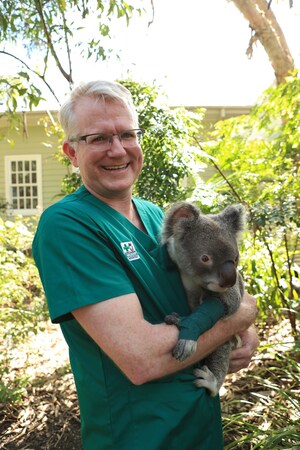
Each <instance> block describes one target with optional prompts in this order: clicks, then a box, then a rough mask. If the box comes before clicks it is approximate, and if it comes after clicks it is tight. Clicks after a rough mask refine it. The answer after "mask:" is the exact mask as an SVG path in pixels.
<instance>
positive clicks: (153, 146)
mask: <svg viewBox="0 0 300 450" xmlns="http://www.w3.org/2000/svg"><path fill="white" fill-rule="evenodd" d="M121 83H122V84H123V85H124V86H126V87H127V88H128V89H129V90H130V92H131V93H132V96H133V100H134V103H135V105H136V107H137V111H138V115H139V124H140V126H141V127H142V128H144V129H145V130H146V133H145V135H144V138H143V144H142V148H143V153H144V167H143V170H142V173H141V174H140V176H139V178H138V180H137V182H136V185H135V189H134V194H135V195H137V196H139V197H142V198H145V199H147V200H149V201H152V202H154V203H156V204H158V205H160V206H166V205H167V204H169V203H171V202H174V201H177V200H179V199H183V198H186V197H187V195H188V194H189V188H188V187H186V186H185V185H184V184H183V181H184V180H186V178H187V177H188V176H190V175H191V167H192V162H193V157H192V153H191V150H190V145H191V142H190V141H191V140H190V137H189V136H190V135H192V134H193V133H194V132H195V130H197V129H199V127H200V126H201V120H202V117H203V114H202V115H201V113H199V114H198V115H197V114H191V113H189V112H188V111H187V110H185V109H184V108H181V109H180V108H177V109H170V108H168V107H167V106H166V104H165V103H164V102H163V100H164V98H163V95H162V93H161V92H160V91H159V90H158V89H156V88H155V87H153V86H149V85H147V84H140V83H136V82H134V81H132V80H125V81H124V80H123V81H121Z"/></svg>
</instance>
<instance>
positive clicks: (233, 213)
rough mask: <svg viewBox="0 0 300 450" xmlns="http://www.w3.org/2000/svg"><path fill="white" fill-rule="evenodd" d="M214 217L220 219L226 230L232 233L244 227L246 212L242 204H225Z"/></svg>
mask: <svg viewBox="0 0 300 450" xmlns="http://www.w3.org/2000/svg"><path fill="white" fill-rule="evenodd" d="M216 219H217V220H218V221H221V222H222V223H223V224H224V223H225V226H226V228H227V230H229V231H231V232H232V233H235V234H237V233H239V232H241V231H243V230H244V229H245V222H246V212H245V208H244V206H243V205H239V204H238V205H232V206H227V208H225V209H224V211H222V212H221V213H220V214H217V215H216Z"/></svg>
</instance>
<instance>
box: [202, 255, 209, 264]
mask: <svg viewBox="0 0 300 450" xmlns="http://www.w3.org/2000/svg"><path fill="white" fill-rule="evenodd" d="M201 261H202V262H204V263H207V262H209V261H210V258H209V256H208V255H202V256H201Z"/></svg>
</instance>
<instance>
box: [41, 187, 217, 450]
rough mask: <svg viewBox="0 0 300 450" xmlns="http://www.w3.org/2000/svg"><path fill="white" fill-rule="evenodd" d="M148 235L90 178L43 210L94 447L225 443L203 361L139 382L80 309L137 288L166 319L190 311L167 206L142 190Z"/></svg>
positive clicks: (54, 282) (86, 433) (150, 309)
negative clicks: (90, 185) (83, 322)
mask: <svg viewBox="0 0 300 450" xmlns="http://www.w3.org/2000/svg"><path fill="white" fill-rule="evenodd" d="M133 201H134V203H135V206H136V208H137V210H138V213H139V215H140V218H141V220H142V222H143V224H144V227H145V228H146V230H147V234H146V233H144V232H142V231H141V230H139V229H138V228H136V227H135V226H134V225H133V224H132V223H131V222H130V221H129V220H127V219H126V218H125V217H124V216H123V215H121V214H120V213H118V212H117V211H115V210H114V209H112V208H111V207H110V206H108V205H107V204H105V203H103V202H102V201H100V200H99V199H97V198H96V197H94V196H92V195H91V194H90V193H89V192H88V191H87V189H86V188H85V187H84V186H82V187H81V188H80V189H78V190H77V191H76V192H75V193H73V194H71V195H69V196H67V197H65V198H64V199H62V200H61V201H59V202H57V203H56V204H54V205H52V206H51V207H49V208H48V209H47V210H46V211H45V212H44V213H43V214H42V216H41V219H40V222H39V226H38V229H37V232H36V235H35V238H34V241H33V255H34V258H35V261H36V265H37V267H38V269H39V272H40V276H41V280H42V283H43V286H44V290H45V294H46V298H47V302H48V307H49V312H50V317H51V320H52V321H53V322H54V323H60V326H61V329H62V332H63V334H64V337H65V339H66V341H67V343H68V346H69V354H70V362H71V366H72V371H73V374H74V379H75V383H76V389H77V393H78V400H79V406H80V416H81V430H82V442H83V448H84V450H141V449H143V450H221V449H223V437H222V427H221V412H220V402H219V398H218V397H214V398H212V397H210V395H209V394H208V393H207V391H206V390H205V389H203V388H200V389H197V388H196V387H194V385H193V379H194V376H193V367H190V368H188V369H185V370H182V371H180V372H178V373H176V374H173V375H171V376H167V377H164V378H161V379H158V380H155V381H152V382H148V383H145V384H143V385H141V386H135V385H134V384H132V383H131V382H130V381H129V380H128V379H127V378H126V376H125V375H124V374H123V373H122V372H121V371H120V370H119V369H118V367H117V366H116V365H115V364H114V362H113V361H112V360H111V359H110V358H108V357H107V356H106V354H105V353H104V352H103V351H102V350H101V349H100V348H99V346H98V345H97V344H96V343H95V342H94V341H93V340H92V339H91V338H90V337H89V335H88V334H87V333H86V332H85V331H84V330H83V328H82V327H81V326H80V325H79V323H78V322H77V321H76V320H75V319H74V318H73V316H72V314H71V312H72V311H73V310H74V309H77V308H79V307H82V306H86V305H90V304H94V303H97V302H101V301H105V300H107V299H109V298H113V297H118V296H122V295H125V294H129V293H133V292H135V293H136V294H137V296H138V298H139V300H140V303H141V305H142V309H143V313H144V317H145V319H146V320H148V321H149V322H151V323H153V324H156V323H161V322H163V320H164V317H165V315H167V314H170V313H171V312H173V311H176V312H178V313H179V314H180V315H187V314H188V313H189V309H188V305H187V302H186V297H185V292H184V288H183V286H182V283H181V280H180V276H179V273H178V271H177V269H176V267H175V266H174V264H173V263H172V262H171V260H170V259H169V257H168V254H167V252H166V250H165V248H164V247H162V246H161V245H160V243H159V233H160V230H161V224H162V218H163V214H162V211H161V210H160V208H158V207H157V206H155V205H153V204H152V203H150V202H147V201H145V200H141V199H136V198H133Z"/></svg>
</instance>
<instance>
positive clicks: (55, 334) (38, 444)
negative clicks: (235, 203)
mask: <svg viewBox="0 0 300 450" xmlns="http://www.w3.org/2000/svg"><path fill="white" fill-rule="evenodd" d="M264 333H266V334H267V340H266V341H265V342H268V344H269V345H270V344H271V347H270V348H271V351H270V353H269V352H268V351H265V352H264V354H263V357H262V356H261V355H257V357H256V358H255V359H254V360H253V362H252V363H251V366H250V368H249V369H248V370H247V371H241V372H239V373H238V374H233V375H230V376H228V377H227V381H226V383H225V385H224V389H223V390H222V405H223V415H224V416H227V417H229V416H230V415H231V414H232V413H235V412H237V411H238V412H240V411H241V408H243V404H244V401H245V400H249V401H250V402H251V403H253V402H255V401H256V400H257V398H259V397H260V396H262V395H266V396H270V395H271V394H270V392H267V390H266V388H265V387H262V386H261V385H259V384H258V383H257V377H256V376H253V374H257V375H258V376H259V375H262V378H263V377H264V376H270V373H269V372H270V371H268V367H270V368H271V367H274V364H277V365H278V364H280V362H279V363H278V360H277V361H275V359H276V354H278V353H280V352H281V351H284V352H286V350H287V346H289V345H290V344H289V342H291V339H290V334H289V327H288V324H285V325H284V326H282V327H281V330H280V332H279V330H278V329H277V330H272V328H270V330H267V332H266V330H264ZM264 339H266V336H265V337H264ZM272 342H273V343H274V346H275V345H276V352H275V353H274V348H273V350H272ZM278 342H281V343H280V344H278ZM1 350H3V344H2V348H1V344H0V352H1ZM10 357H11V362H10V364H11V369H10V371H9V373H8V374H6V375H5V377H6V382H7V381H10V382H11V384H12V385H13V384H14V382H15V380H16V379H17V378H18V377H20V376H21V374H22V375H23V374H25V376H27V377H28V379H29V380H30V381H29V382H27V383H26V382H25V385H24V392H23V393H21V394H20V397H21V399H20V401H19V402H17V403H16V402H14V403H2V404H1V403H0V436H1V439H0V449H3V450H25V449H26V450H82V446H81V442H80V441H81V440H80V417H79V409H78V403H77V396H76V391H75V385H74V380H73V376H72V374H71V371H70V367H69V363H68V353H67V348H66V344H65V342H64V340H63V337H62V335H61V333H60V330H59V328H58V327H57V326H54V325H51V324H50V323H47V324H46V329H45V330H44V331H43V332H41V333H39V334H37V335H32V336H30V339H29V340H28V341H26V345H23V346H18V348H17V349H14V351H12V352H10ZM251 374H252V375H251ZM296 388H297V389H299V386H298V387H296ZM259 407H260V408H261V407H262V406H261V404H260V406H259ZM244 408H246V410H247V403H246V404H245V406H244ZM266 409H267V405H266ZM262 412H264V414H265V415H266V417H267V416H268V411H262ZM250 414H252V413H251V411H250ZM249 420H250V419H249ZM239 448H240V447H239ZM244 448H245V449H246V448H247V449H248V448H249V447H243V450H244ZM166 450H167V449H166ZM212 450H213V449H212Z"/></svg>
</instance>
